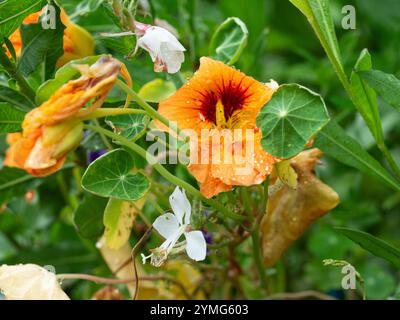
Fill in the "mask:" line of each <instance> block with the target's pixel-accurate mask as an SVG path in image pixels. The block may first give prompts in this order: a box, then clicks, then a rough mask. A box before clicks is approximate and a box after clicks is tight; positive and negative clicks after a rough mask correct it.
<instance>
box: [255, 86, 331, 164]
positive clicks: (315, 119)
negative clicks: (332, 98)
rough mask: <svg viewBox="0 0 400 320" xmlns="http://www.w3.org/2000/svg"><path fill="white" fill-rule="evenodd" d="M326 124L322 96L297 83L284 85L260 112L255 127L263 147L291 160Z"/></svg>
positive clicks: (325, 110) (275, 154) (277, 155)
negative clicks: (257, 129) (259, 134)
mask: <svg viewBox="0 0 400 320" xmlns="http://www.w3.org/2000/svg"><path fill="white" fill-rule="evenodd" d="M328 121H329V114H328V111H327V109H326V106H325V102H324V100H323V99H322V97H321V96H320V95H318V94H316V93H315V92H313V91H311V90H309V89H307V88H305V87H303V86H300V85H298V84H284V85H282V86H280V87H279V89H278V90H277V91H276V92H275V93H274V95H273V96H272V98H271V100H270V101H269V102H268V103H267V104H266V105H265V106H264V107H263V108H262V109H261V111H260V113H259V115H258V117H257V126H258V127H259V128H260V129H261V132H262V141H261V144H262V147H263V149H264V150H265V151H267V152H268V153H270V154H272V155H273V156H275V157H279V158H284V159H287V158H291V157H293V156H295V155H297V154H298V153H299V152H301V151H302V150H303V149H304V146H305V145H306V144H307V142H308V141H309V140H310V139H311V138H312V137H313V136H314V135H315V134H316V133H317V132H318V131H319V130H320V129H321V128H322V127H323V126H324V125H325V124H327V123H328Z"/></svg>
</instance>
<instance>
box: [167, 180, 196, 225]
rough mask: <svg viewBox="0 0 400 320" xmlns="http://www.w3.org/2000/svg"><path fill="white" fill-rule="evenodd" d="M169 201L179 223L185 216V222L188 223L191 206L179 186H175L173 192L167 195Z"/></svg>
mask: <svg viewBox="0 0 400 320" xmlns="http://www.w3.org/2000/svg"><path fill="white" fill-rule="evenodd" d="M169 203H170V205H171V208H172V211H173V212H174V213H175V216H176V218H177V219H178V222H179V224H180V225H182V223H183V221H182V220H183V218H184V217H185V221H184V222H185V224H186V225H187V224H190V215H191V213H192V206H191V205H190V202H189V200H188V198H187V197H186V194H185V191H184V190H183V191H181V189H179V187H176V188H175V190H174V192H173V193H172V194H171V195H170V196H169Z"/></svg>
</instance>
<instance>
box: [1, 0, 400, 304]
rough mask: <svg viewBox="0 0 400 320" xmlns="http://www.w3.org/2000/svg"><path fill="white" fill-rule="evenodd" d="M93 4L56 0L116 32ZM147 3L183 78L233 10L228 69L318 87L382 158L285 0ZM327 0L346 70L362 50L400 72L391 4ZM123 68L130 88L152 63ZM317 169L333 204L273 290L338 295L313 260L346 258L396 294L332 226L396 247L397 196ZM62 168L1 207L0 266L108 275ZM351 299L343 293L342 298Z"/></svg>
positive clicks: (391, 140)
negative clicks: (334, 196)
mask: <svg viewBox="0 0 400 320" xmlns="http://www.w3.org/2000/svg"><path fill="white" fill-rule="evenodd" d="M92 2H93V1H75V0H62V1H60V3H61V4H62V6H63V7H64V8H65V9H66V11H67V12H68V13H69V15H70V16H72V17H73V19H74V21H76V22H77V23H79V24H80V25H82V26H84V27H85V28H86V29H87V30H89V31H90V32H91V33H92V34H97V33H99V32H110V31H112V30H113V29H115V27H114V25H113V23H112V21H111V19H110V18H109V17H108V16H107V15H106V14H105V12H104V11H103V9H102V8H101V7H100V8H98V9H97V10H96V11H94V12H90V5H91V3H92ZM151 4H152V9H153V12H154V13H155V14H156V16H157V18H159V19H163V20H166V21H168V23H170V24H171V25H172V26H173V27H175V28H176V29H177V31H178V33H179V35H180V40H181V42H182V43H183V45H184V46H185V47H186V48H188V52H187V55H186V62H185V64H184V67H183V68H182V70H183V71H185V72H186V75H187V76H190V73H191V72H193V71H194V70H196V68H197V67H198V61H199V57H201V56H203V55H208V46H209V41H210V38H211V36H212V34H213V32H214V31H215V29H216V27H217V26H218V25H219V24H220V23H221V22H223V21H224V20H225V19H226V18H227V17H230V16H236V17H239V18H240V19H242V20H243V21H244V22H245V23H246V25H247V27H248V29H249V32H250V38H249V43H248V45H247V47H246V49H245V51H244V53H243V54H242V56H241V58H240V60H239V61H238V63H237V64H236V67H237V68H239V69H240V70H241V71H243V72H245V73H246V74H248V75H251V76H253V77H254V78H256V79H258V80H260V81H265V82H266V81H268V80H269V79H274V80H276V81H277V82H278V83H280V84H282V83H291V82H295V83H300V84H302V85H305V86H307V87H309V88H311V89H313V90H315V91H316V92H320V93H321V94H322V96H323V97H324V99H325V101H326V102H327V105H328V108H329V111H330V113H331V116H332V117H333V118H336V119H337V120H338V121H339V122H340V124H341V125H342V126H343V127H344V128H346V131H347V132H348V133H349V134H350V135H351V136H353V137H354V138H356V139H357V140H358V141H359V142H360V143H361V144H362V145H363V146H364V147H365V148H366V149H367V150H368V151H369V152H370V153H371V154H372V155H373V156H375V157H376V158H377V159H378V160H380V161H381V162H383V163H384V160H383V159H382V157H381V154H380V153H379V152H378V150H377V148H376V146H375V144H374V140H373V138H372V137H371V135H370V133H369V131H368V129H367V127H366V126H365V124H364V122H363V120H362V119H361V117H360V116H359V115H357V114H356V112H355V109H354V107H353V106H352V104H351V102H350V100H349V99H348V98H347V96H346V95H345V93H344V91H343V89H342V86H341V84H340V82H339V80H338V79H337V77H336V75H335V73H334V71H333V69H332V67H331V65H330V63H329V61H328V59H327V58H326V57H325V54H324V52H323V50H322V48H321V46H320V44H319V42H318V41H317V38H316V37H315V35H314V33H313V31H312V29H311V27H310V26H309V24H308V23H307V21H306V19H305V18H304V16H303V15H301V14H300V12H299V11H298V10H297V9H296V8H295V7H294V6H293V5H291V4H290V2H289V1H287V0H246V1H232V0H219V1H211V0H209V1H207V0H197V1H195V0H152V1H151ZM347 4H351V5H354V6H355V8H356V13H357V28H356V30H343V29H342V28H341V20H342V18H343V15H342V13H341V10H342V7H343V6H344V5H347ZM331 5H332V8H331V10H332V14H333V17H334V20H335V25H336V30H337V33H338V38H339V44H340V47H341V51H342V57H343V62H344V65H345V67H346V72H347V73H348V74H349V73H350V72H351V68H352V66H353V65H354V64H355V62H356V60H357V58H358V56H359V54H360V52H361V50H362V49H363V48H368V49H369V50H370V53H371V55H372V59H373V63H374V67H375V68H376V69H379V70H382V71H385V72H388V73H393V74H394V75H396V76H400V1H398V0H359V1H350V0H335V1H331ZM85 10H86V11H85ZM85 12H87V14H84V13H85ZM139 19H140V18H139ZM143 21H146V18H145V19H144V20H143ZM97 51H98V52H107V49H106V48H105V47H104V46H103V45H102V44H101V43H100V42H98V46H97ZM117 56H118V55H117ZM128 67H129V70H130V71H131V74H132V77H133V80H134V85H135V87H136V88H139V87H141V86H142V85H143V84H144V83H146V82H148V81H150V80H152V79H154V73H153V72H152V63H151V61H150V59H148V57H147V55H146V54H141V55H139V56H138V57H137V59H135V60H134V61H132V62H129V63H128ZM158 77H164V78H165V77H167V76H165V75H158ZM379 107H380V111H381V115H382V121H383V126H384V131H385V139H386V141H387V144H388V146H389V148H390V149H391V151H392V152H393V154H394V155H395V158H396V160H397V161H399V162H400V148H399V147H400V145H399V143H398V141H399V139H400V126H399V125H398V124H399V123H400V121H399V120H400V117H399V114H398V113H397V112H396V111H394V110H393V109H391V108H390V107H388V106H387V105H386V104H385V102H384V101H381V100H380V101H379ZM5 147H6V145H5V142H4V137H0V151H1V152H0V154H4V152H3V151H4V150H5ZM99 148H100V146H99ZM318 173H319V175H320V176H321V178H322V180H323V181H324V182H325V183H327V184H328V185H330V186H332V187H333V189H335V190H336V191H337V192H338V193H339V194H340V197H341V204H340V205H339V206H338V207H337V208H336V209H335V210H333V211H332V212H331V213H330V214H328V215H327V216H326V217H324V218H323V219H320V220H319V221H317V222H316V223H315V224H314V225H313V226H312V227H311V228H310V229H309V230H308V231H307V233H306V234H305V235H304V236H303V237H302V238H301V239H300V240H299V241H297V242H296V243H295V244H294V245H293V246H292V247H291V248H290V249H289V250H288V251H287V253H286V254H285V256H284V258H283V261H282V264H281V267H282V268H284V270H285V272H284V277H285V281H284V282H285V285H284V287H283V288H281V289H282V290H284V291H287V292H289V291H302V290H307V289H314V290H318V291H321V292H325V293H330V294H333V295H335V296H336V297H338V298H343V297H344V295H345V293H344V292H343V291H341V289H340V288H341V286H340V283H341V279H342V276H343V275H342V274H341V273H340V269H336V268H329V267H324V266H323V265H322V262H321V261H322V260H323V259H325V258H333V259H343V260H347V261H348V262H350V263H351V264H353V265H354V266H355V267H356V268H357V270H358V271H359V272H360V273H361V274H362V276H363V277H364V279H365V281H366V287H367V295H368V298H371V299H374V298H376V299H383V298H385V299H386V298H396V295H397V293H400V286H399V285H398V283H399V281H398V280H399V272H398V271H397V270H395V269H394V268H392V267H391V266H390V265H389V264H388V263H387V262H385V261H383V260H381V259H378V258H375V257H374V256H372V255H370V254H368V253H367V252H366V251H364V250H362V249H361V248H360V247H358V246H356V245H355V244H353V243H351V242H350V241H349V240H347V239H346V238H345V237H344V236H341V235H339V234H338V233H337V232H335V231H334V230H333V228H332V227H333V226H346V227H352V228H356V229H359V230H364V231H366V232H369V233H371V234H373V235H375V236H377V237H380V238H382V239H384V240H386V241H388V242H390V243H392V244H393V245H395V246H400V232H399V228H400V215H399V213H400V194H396V193H394V192H393V191H392V190H391V189H388V188H387V187H386V186H384V185H382V184H381V183H380V182H379V181H377V180H374V179H373V178H370V177H368V176H365V175H363V174H362V173H359V172H357V171H356V170H354V169H351V168H349V167H346V166H344V165H341V164H339V163H338V162H336V161H335V160H333V159H330V158H327V157H325V158H323V163H322V165H320V166H319V168H318ZM63 174H65V173H63V172H61V173H59V174H57V175H55V176H53V177H50V178H46V179H45V180H44V181H40V182H35V184H34V185H32V188H35V187H37V191H38V192H37V194H36V196H35V197H34V198H33V201H31V202H29V201H24V199H23V198H15V199H14V200H13V201H12V202H11V203H10V204H9V205H8V207H7V209H6V211H5V212H6V213H7V212H8V213H10V214H4V212H3V214H0V264H1V263H9V264H10V263H20V262H34V263H38V264H40V265H53V266H55V267H56V270H57V273H65V272H79V273H85V272H86V273H95V274H99V275H105V276H107V275H109V271H108V270H107V267H106V266H105V265H104V263H103V262H102V259H101V257H100V255H99V253H98V251H97V250H96V248H95V246H94V244H93V243H91V242H89V241H87V240H83V239H81V238H80V237H79V236H78V235H77V233H76V231H75V230H74V227H73V225H72V223H71V220H70V218H69V216H70V212H69V211H70V209H69V207H68V203H67V200H66V196H65V192H67V193H68V192H72V193H73V192H74V190H73V189H72V191H68V190H69V189H68V188H69V187H71V188H73V185H71V186H66V190H64V194H63V192H60V184H59V179H60V178H59V177H60V176H62V175H63ZM61 191H62V190H61ZM243 263H245V261H244V262H243ZM270 272H272V273H273V272H275V271H274V270H270ZM98 288H99V286H98V285H96V284H92V283H85V282H79V283H73V284H72V285H71V286H70V287H69V288H68V293H69V294H70V295H71V296H72V298H75V299H82V298H90V296H91V294H92V293H93V292H94V291H95V290H96V289H98ZM351 297H352V296H351V295H350V296H349V295H348V293H347V298H351ZM398 297H399V298H400V295H398Z"/></svg>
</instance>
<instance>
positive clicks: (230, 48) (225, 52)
mask: <svg viewBox="0 0 400 320" xmlns="http://www.w3.org/2000/svg"><path fill="white" fill-rule="evenodd" d="M248 34H249V32H248V30H247V27H246V25H245V24H244V23H243V21H242V20H240V19H239V18H235V17H231V18H228V19H226V20H225V21H224V22H223V23H222V24H221V25H220V26H219V27H218V29H217V30H216V31H215V33H214V35H213V37H212V39H211V42H210V50H209V52H210V55H211V57H212V58H214V59H217V60H221V61H222V62H224V63H226V64H230V65H231V64H234V63H235V62H236V61H237V60H238V59H239V57H240V55H241V53H242V51H243V50H244V48H245V47H246V45H247V38H248Z"/></svg>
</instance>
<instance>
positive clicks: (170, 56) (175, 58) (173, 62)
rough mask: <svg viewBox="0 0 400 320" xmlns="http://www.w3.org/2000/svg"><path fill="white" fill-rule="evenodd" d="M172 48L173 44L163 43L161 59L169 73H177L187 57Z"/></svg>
mask: <svg viewBox="0 0 400 320" xmlns="http://www.w3.org/2000/svg"><path fill="white" fill-rule="evenodd" d="M171 47H172V45H171V43H169V42H161V45H160V59H161V61H164V62H165V63H166V65H167V72H168V73H177V72H178V71H179V70H180V68H181V65H182V63H183V62H184V61H185V55H184V54H183V52H182V51H178V50H175V49H173V48H171Z"/></svg>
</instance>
